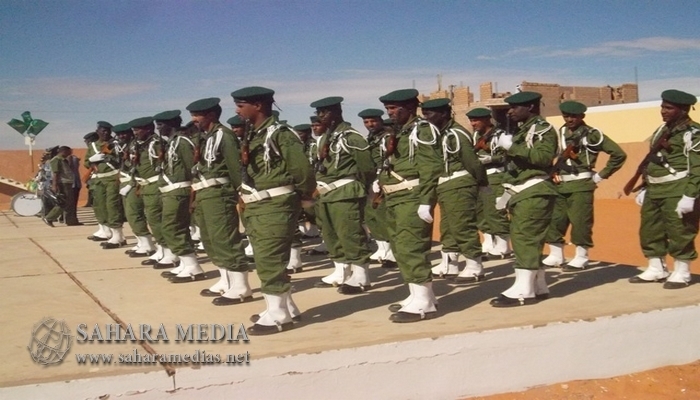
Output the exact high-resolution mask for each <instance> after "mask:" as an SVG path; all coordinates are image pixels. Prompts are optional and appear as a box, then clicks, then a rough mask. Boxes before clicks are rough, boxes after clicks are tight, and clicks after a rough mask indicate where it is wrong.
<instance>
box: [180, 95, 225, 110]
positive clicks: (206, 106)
mask: <svg viewBox="0 0 700 400" xmlns="http://www.w3.org/2000/svg"><path fill="white" fill-rule="evenodd" d="M220 101H221V99H220V98H218V97H209V98H207V99H200V100H197V101H193V102H192V103H190V105H189V106H187V111H189V112H203V111H207V110H210V109H212V108H214V107H216V106H218V105H219V102H220Z"/></svg>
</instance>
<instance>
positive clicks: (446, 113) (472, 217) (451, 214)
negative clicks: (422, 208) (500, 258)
mask: <svg viewBox="0 0 700 400" xmlns="http://www.w3.org/2000/svg"><path fill="white" fill-rule="evenodd" d="M421 108H422V110H423V116H424V117H425V119H427V120H428V122H430V123H431V124H433V125H435V126H436V127H437V128H438V129H439V130H440V138H439V141H440V145H441V148H442V160H443V165H444V167H443V169H442V173H441V174H440V177H439V178H438V184H437V189H436V190H437V200H438V204H439V205H440V237H441V240H442V239H443V238H449V240H450V241H451V242H453V243H454V246H455V249H450V248H448V249H446V248H445V247H446V245H445V243H444V242H443V250H442V253H443V260H444V261H447V262H449V261H448V260H450V261H451V260H454V262H456V261H457V259H458V257H459V254H460V253H461V254H462V255H464V256H465V257H466V259H467V262H466V266H465V267H464V270H462V272H459V271H458V269H457V268H454V269H452V270H450V269H449V268H448V265H449V264H447V262H446V264H447V265H445V267H443V268H444V269H442V270H440V269H438V270H436V268H433V269H432V273H433V275H442V276H450V275H456V274H457V272H459V275H457V276H456V277H454V278H455V279H454V282H456V283H465V282H474V281H479V280H481V279H483V278H484V267H483V265H482V264H481V242H480V240H479V231H478V229H477V226H476V216H477V213H476V207H477V199H478V197H479V192H480V191H484V190H488V186H489V182H488V179H487V178H486V170H485V169H484V166H483V165H482V164H481V163H480V162H479V159H478V158H477V156H476V153H475V152H474V145H473V143H472V140H473V138H472V136H471V134H469V133H468V132H467V130H466V129H465V128H464V127H463V126H461V125H460V124H458V123H457V122H456V121H455V120H454V119H453V118H452V107H451V106H450V100H449V99H434V100H430V101H426V102H425V103H423V105H422V106H421ZM445 255H447V257H445ZM438 267H439V266H438ZM455 269H457V270H455Z"/></svg>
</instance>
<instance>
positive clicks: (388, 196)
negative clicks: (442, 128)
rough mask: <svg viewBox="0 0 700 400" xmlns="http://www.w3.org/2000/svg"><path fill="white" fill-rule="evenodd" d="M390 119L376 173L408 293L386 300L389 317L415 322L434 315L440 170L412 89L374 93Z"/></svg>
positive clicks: (430, 130) (434, 139)
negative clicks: (381, 168) (392, 130)
mask: <svg viewBox="0 0 700 400" xmlns="http://www.w3.org/2000/svg"><path fill="white" fill-rule="evenodd" d="M379 101H381V102H382V103H383V104H384V107H385V108H386V111H387V114H388V115H389V117H390V118H391V119H392V121H393V122H394V128H395V130H396V136H395V137H390V138H388V140H387V142H386V152H385V154H384V158H385V162H384V163H383V165H385V168H384V170H385V171H383V172H382V173H381V174H380V175H379V186H380V187H381V189H382V192H384V195H385V200H384V201H385V202H386V207H387V221H388V222H389V237H390V238H391V250H392V251H393V252H394V256H395V257H396V262H397V264H398V265H399V270H400V271H401V276H402V277H403V280H404V282H406V283H407V284H408V289H409V293H410V294H409V296H408V297H407V298H406V299H404V300H403V301H401V302H400V303H399V304H396V305H391V306H390V310H391V311H396V312H395V313H394V314H392V315H391V317H390V320H391V321H393V322H416V321H421V320H423V319H431V318H434V317H435V316H436V315H437V307H436V305H437V299H436V298H435V294H434V293H433V285H432V278H431V272H430V267H431V265H430V261H429V260H428V255H429V254H430V247H431V234H432V223H433V217H432V215H431V210H432V208H433V207H434V206H435V202H436V200H437V194H436V190H435V189H436V187H437V183H438V178H439V177H440V174H441V172H442V170H443V164H442V156H441V155H440V150H439V146H440V143H439V136H440V132H439V130H438V128H437V127H435V126H434V125H433V124H431V123H429V122H428V121H426V120H424V119H423V118H420V117H418V116H417V110H418V105H419V102H418V91H417V90H415V89H402V90H396V91H393V92H391V93H388V94H386V95H384V96H382V97H380V98H379Z"/></svg>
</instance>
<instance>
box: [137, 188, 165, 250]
mask: <svg viewBox="0 0 700 400" xmlns="http://www.w3.org/2000/svg"><path fill="white" fill-rule="evenodd" d="M149 186H150V187H149ZM141 198H142V199H143V211H144V213H145V214H146V222H148V227H149V228H150V230H151V234H152V235H153V239H155V241H156V242H158V244H160V245H161V246H163V245H165V241H164V240H163V230H162V227H163V203H162V202H161V198H160V190H158V187H157V185H155V184H151V185H146V186H144V187H141Z"/></svg>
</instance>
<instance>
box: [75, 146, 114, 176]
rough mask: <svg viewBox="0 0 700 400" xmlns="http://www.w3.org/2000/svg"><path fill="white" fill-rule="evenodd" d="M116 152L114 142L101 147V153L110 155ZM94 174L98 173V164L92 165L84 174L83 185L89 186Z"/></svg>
mask: <svg viewBox="0 0 700 400" xmlns="http://www.w3.org/2000/svg"><path fill="white" fill-rule="evenodd" d="M113 152H114V142H112V141H107V142H104V143H102V145H101V146H100V153H102V154H105V155H109V154H112V153H113ZM93 173H97V163H90V168H88V170H87V171H85V173H84V174H83V177H82V180H83V183H85V184H87V182H88V181H89V180H90V177H91V176H92V174H93Z"/></svg>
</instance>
